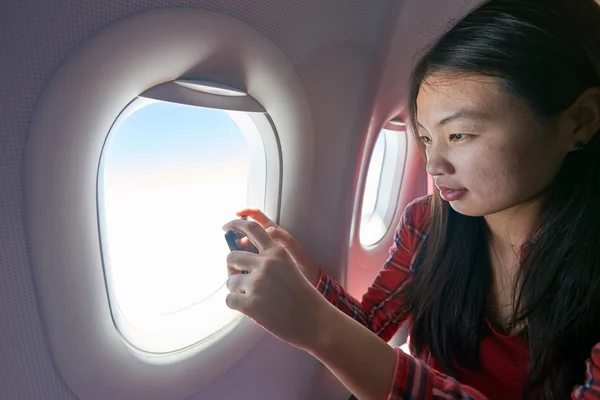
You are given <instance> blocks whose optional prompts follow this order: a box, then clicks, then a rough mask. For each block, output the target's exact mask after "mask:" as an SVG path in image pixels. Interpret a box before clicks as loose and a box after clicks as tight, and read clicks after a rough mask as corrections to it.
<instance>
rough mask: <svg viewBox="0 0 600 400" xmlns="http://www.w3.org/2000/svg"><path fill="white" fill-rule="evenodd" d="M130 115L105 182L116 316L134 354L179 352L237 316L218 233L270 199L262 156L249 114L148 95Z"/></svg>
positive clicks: (104, 215) (117, 135)
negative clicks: (238, 214) (258, 201)
mask: <svg viewBox="0 0 600 400" xmlns="http://www.w3.org/2000/svg"><path fill="white" fill-rule="evenodd" d="M128 108H130V110H127V109H126V110H124V112H123V114H122V116H121V117H120V121H117V123H116V124H115V126H114V127H113V128H112V130H111V132H110V134H109V136H108V139H107V142H106V144H105V146H104V150H103V153H102V159H101V165H100V171H99V180H98V204H99V216H100V228H101V232H100V233H101V240H102V249H103V260H104V269H105V276H106V283H107V289H108V293H109V298H110V303H111V311H112V313H113V320H114V322H115V325H116V327H117V329H118V330H119V332H120V333H121V335H122V336H123V338H124V339H125V340H126V341H127V342H129V344H130V345H132V346H133V347H134V348H137V349H139V350H142V351H145V352H150V353H166V352H173V351H177V350H180V349H183V348H186V347H188V346H190V345H193V344H195V343H198V342H200V341H202V340H205V339H207V338H210V337H212V336H213V335H215V334H217V333H218V332H219V331H220V330H222V329H226V328H227V327H228V326H230V325H232V324H233V323H235V321H236V320H237V319H238V318H240V314H239V313H237V312H235V311H232V310H230V309H229V308H228V307H227V306H226V305H225V296H226V294H227V292H228V291H227V289H226V287H225V286H224V284H225V281H226V279H227V272H226V265H225V260H226V256H227V254H228V253H229V250H228V247H227V244H226V242H225V240H224V237H223V231H222V230H221V227H222V226H223V224H225V223H226V222H227V221H229V220H231V219H233V218H235V212H236V211H237V210H240V209H241V208H242V207H245V206H247V205H251V206H257V207H263V204H256V203H254V204H249V200H250V199H251V198H254V199H256V198H258V199H260V198H261V196H263V198H264V180H266V174H265V172H264V171H265V168H266V158H265V151H264V146H262V147H261V138H260V137H261V135H260V132H259V131H258V128H257V126H256V124H255V123H254V122H253V120H252V118H250V116H249V114H250V113H246V112H241V111H226V110H220V109H212V108H204V107H198V106H191V105H184V104H177V103H173V102H166V101H157V100H148V99H141V98H139V99H138V100H136V101H134V102H133V103H132V104H131V105H130V106H129V107H128ZM256 114H258V113H256ZM258 117H263V118H265V119H266V117H265V116H264V115H262V114H259V115H258V116H257V115H255V116H254V118H258ZM251 177H253V179H254V180H252V179H250V178H251ZM257 177H258V179H259V180H262V182H258V184H253V183H252V182H255V181H256V179H257ZM261 185H262V187H261ZM257 186H258V187H257ZM252 191H254V192H258V197H257V194H256V193H252Z"/></svg>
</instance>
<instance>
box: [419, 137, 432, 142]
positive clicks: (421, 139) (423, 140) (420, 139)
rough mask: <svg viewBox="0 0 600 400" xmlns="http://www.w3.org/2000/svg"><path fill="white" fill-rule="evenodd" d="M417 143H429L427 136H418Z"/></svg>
mask: <svg viewBox="0 0 600 400" xmlns="http://www.w3.org/2000/svg"><path fill="white" fill-rule="evenodd" d="M419 141H420V142H422V143H429V141H430V139H429V137H428V136H419Z"/></svg>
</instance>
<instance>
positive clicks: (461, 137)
mask: <svg viewBox="0 0 600 400" xmlns="http://www.w3.org/2000/svg"><path fill="white" fill-rule="evenodd" d="M469 136H470V135H467V134H465V133H453V134H451V135H450V140H451V141H459V140H464V139H466V138H467V137H469Z"/></svg>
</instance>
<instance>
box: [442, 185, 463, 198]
mask: <svg viewBox="0 0 600 400" xmlns="http://www.w3.org/2000/svg"><path fill="white" fill-rule="evenodd" d="M439 189H440V195H441V196H442V199H444V200H446V201H456V200H458V199H460V198H461V197H463V196H464V195H465V194H466V193H467V189H450V188H447V187H443V186H440V187H439Z"/></svg>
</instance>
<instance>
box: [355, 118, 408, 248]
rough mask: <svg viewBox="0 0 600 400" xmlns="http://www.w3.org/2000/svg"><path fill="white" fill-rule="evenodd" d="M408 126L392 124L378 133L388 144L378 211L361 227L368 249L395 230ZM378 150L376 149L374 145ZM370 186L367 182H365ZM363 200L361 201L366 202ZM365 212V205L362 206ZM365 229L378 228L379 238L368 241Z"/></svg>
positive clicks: (379, 192) (362, 239)
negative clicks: (394, 222)
mask: <svg viewBox="0 0 600 400" xmlns="http://www.w3.org/2000/svg"><path fill="white" fill-rule="evenodd" d="M405 128H406V127H405V126H404V125H403V124H399V123H396V124H392V123H388V124H387V125H386V126H385V127H384V128H383V129H382V130H381V131H380V133H379V134H378V137H377V138H376V140H377V139H378V138H379V136H381V135H383V138H384V140H385V142H384V153H383V163H382V166H381V173H380V174H379V182H378V185H377V194H376V198H375V209H374V211H373V213H372V214H371V215H369V216H368V220H367V221H362V212H361V221H360V227H359V232H358V236H359V241H360V243H361V245H362V246H363V247H364V248H371V247H374V246H377V244H378V243H379V242H381V240H382V239H383V238H384V237H385V236H386V234H387V232H388V231H389V230H390V229H391V228H392V226H391V225H392V222H393V221H394V215H395V214H396V212H397V210H396V208H397V207H396V205H397V202H398V197H399V195H400V188H401V186H402V177H403V174H404V165H405V163H406V154H407V151H408V138H407V135H406V129H405ZM373 147H374V146H373ZM372 154H373V149H371V153H370V156H369V163H368V164H367V169H366V173H365V176H367V175H368V172H369V168H370V166H371V162H370V159H371V156H372ZM365 184H366V181H365ZM365 190H366V187H365V185H363V190H362V193H363V195H362V199H364V193H365ZM362 199H361V202H362V201H363V200H362ZM361 210H362V204H361ZM363 229H364V230H369V229H378V230H379V232H378V233H377V238H376V239H371V238H369V240H367V238H365V234H364V233H363V232H364V231H363Z"/></svg>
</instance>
